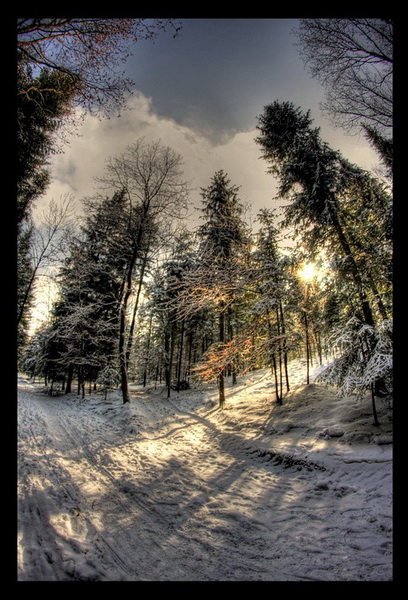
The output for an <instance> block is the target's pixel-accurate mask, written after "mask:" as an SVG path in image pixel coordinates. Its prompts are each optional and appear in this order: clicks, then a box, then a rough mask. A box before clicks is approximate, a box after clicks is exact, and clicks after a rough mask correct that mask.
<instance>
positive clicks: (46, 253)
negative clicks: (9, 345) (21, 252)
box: [17, 195, 75, 326]
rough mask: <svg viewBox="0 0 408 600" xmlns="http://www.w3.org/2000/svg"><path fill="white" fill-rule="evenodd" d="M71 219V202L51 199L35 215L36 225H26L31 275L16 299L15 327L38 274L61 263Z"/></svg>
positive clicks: (27, 301)
mask: <svg viewBox="0 0 408 600" xmlns="http://www.w3.org/2000/svg"><path fill="white" fill-rule="evenodd" d="M74 216H75V202H74V200H73V198H72V197H71V196H69V195H66V196H65V197H64V198H62V199H61V200H60V202H56V201H55V200H51V202H50V204H49V206H48V207H47V208H46V209H44V210H43V212H42V214H41V215H40V216H39V219H38V220H39V223H38V225H34V224H31V225H30V236H29V239H30V251H29V254H30V259H31V260H30V262H31V274H30V277H29V278H28V279H27V281H26V283H25V285H24V289H23V290H22V291H20V295H19V298H18V312H17V326H19V324H20V323H21V320H22V318H23V315H24V313H25V312H26V311H27V308H28V303H29V299H30V297H31V295H32V293H33V291H34V288H35V284H36V282H37V280H38V277H39V275H40V274H43V275H47V269H48V270H49V269H50V268H51V267H53V266H55V265H57V264H58V263H59V262H60V261H61V260H62V257H63V255H64V249H65V242H66V237H67V235H68V234H69V232H70V231H71V227H72V224H73V219H74Z"/></svg>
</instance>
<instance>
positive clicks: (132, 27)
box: [17, 17, 180, 113]
mask: <svg viewBox="0 0 408 600" xmlns="http://www.w3.org/2000/svg"><path fill="white" fill-rule="evenodd" d="M167 28H170V29H172V30H173V31H174V34H175V35H176V34H177V32H178V30H179V28H180V24H179V23H178V22H177V21H175V20H174V19H123V18H121V19H119V18H110V19H104V18H92V17H91V18H88V17H80V18H72V17H54V18H45V17H31V18H19V19H17V48H18V52H19V53H20V56H22V58H23V59H24V61H25V62H26V63H28V64H30V65H32V66H33V67H37V68H38V69H42V68H47V69H49V70H51V71H59V72H61V73H63V74H65V75H67V76H69V77H70V79H71V81H72V84H73V85H74V86H75V90H76V93H75V101H76V103H77V104H80V105H81V106H83V107H84V108H85V109H87V110H92V109H96V110H102V111H103V112H105V113H108V112H109V110H110V109H111V108H112V106H114V107H118V106H121V105H122V103H123V101H124V99H125V98H126V94H127V93H128V92H129V91H130V89H131V86H132V81H131V80H130V79H129V78H127V77H126V76H125V74H124V72H123V71H119V70H118V68H119V66H120V65H121V64H124V62H125V61H126V60H127V58H128V57H129V55H130V53H131V44H132V43H134V42H136V41H137V40H139V39H149V38H154V37H155V36H156V35H157V34H158V33H159V32H160V31H163V30H166V29H167ZM25 93H27V90H26V91H25Z"/></svg>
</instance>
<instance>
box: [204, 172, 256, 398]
mask: <svg viewBox="0 0 408 600" xmlns="http://www.w3.org/2000/svg"><path fill="white" fill-rule="evenodd" d="M238 190H239V188H238V187H237V186H234V185H231V182H230V180H229V178H228V176H227V175H226V174H225V173H224V172H223V171H222V170H221V171H218V172H216V173H215V175H214V176H213V178H212V180H211V183H210V185H209V186H208V187H207V188H205V189H202V198H203V208H202V211H203V214H204V218H205V223H204V224H203V225H202V226H201V227H200V228H199V230H198V236H199V239H200V240H201V244H200V248H199V256H200V262H201V264H200V267H199V279H200V278H201V292H204V295H206V296H207V297H208V298H212V301H213V303H214V305H215V309H216V312H217V315H218V344H219V346H220V348H221V349H222V348H223V346H224V345H225V343H226V341H227V337H226V334H227V331H226V325H227V314H228V309H229V308H230V307H231V305H232V304H233V302H234V298H235V296H236V294H237V293H238V289H239V282H240V279H241V277H240V272H241V270H242V257H243V252H244V249H245V248H246V246H247V243H248V231H247V228H246V226H245V223H244V222H243V220H242V213H243V206H242V204H241V203H240V201H239V199H238ZM227 366H228V365H225V367H227ZM225 367H224V368H222V369H220V370H219V374H218V385H219V405H220V408H223V407H224V405H225V384H224V377H225Z"/></svg>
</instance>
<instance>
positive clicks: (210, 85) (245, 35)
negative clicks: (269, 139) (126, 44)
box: [129, 19, 320, 142]
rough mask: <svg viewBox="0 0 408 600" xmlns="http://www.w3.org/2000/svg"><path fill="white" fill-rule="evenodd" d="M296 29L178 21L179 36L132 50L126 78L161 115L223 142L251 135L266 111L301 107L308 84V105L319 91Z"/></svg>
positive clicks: (275, 22)
mask: <svg viewBox="0 0 408 600" xmlns="http://www.w3.org/2000/svg"><path fill="white" fill-rule="evenodd" d="M296 25H297V21H296V20H295V19H188V20H184V21H183V28H182V30H181V34H180V36H179V37H177V38H175V39H173V37H172V36H171V35H167V34H161V35H160V36H159V37H158V38H157V40H156V41H155V42H154V43H150V42H139V43H138V44H136V46H135V53H134V56H133V58H132V60H131V61H130V62H129V71H130V73H131V75H132V77H133V79H134V81H135V84H136V89H138V90H139V91H141V92H142V93H143V94H145V95H146V96H148V97H150V98H151V99H152V106H153V108H154V110H155V112H156V113H157V114H158V115H159V116H162V117H168V118H172V119H174V120H175V121H176V122H177V123H179V124H182V125H186V126H188V127H190V128H192V129H195V130H196V131H197V132H199V133H200V134H204V135H206V136H207V137H208V138H209V139H212V140H213V141H218V142H222V141H224V142H225V139H226V138H228V136H231V135H233V134H235V133H236V132H238V131H247V130H249V129H252V128H254V127H255V126H256V121H257V116H258V115H259V114H260V113H261V112H262V110H263V107H264V106H265V104H268V103H269V102H272V101H274V100H275V99H284V100H291V101H294V102H299V105H300V103H303V102H307V101H308V99H309V98H308V93H307V92H306V93H305V86H306V85H308V86H309V87H310V90H311V92H310V94H311V95H310V102H311V103H312V102H313V100H312V97H313V98H315V96H316V93H319V92H320V86H319V85H318V84H317V83H316V82H313V81H312V80H311V79H310V77H309V76H308V75H307V73H306V71H305V69H304V67H303V63H302V62H301V59H300V57H299V55H298V52H297V50H296V48H295V46H294V42H295V36H294V35H293V28H294V27H295V26H296ZM305 108H306V109H308V108H310V106H305Z"/></svg>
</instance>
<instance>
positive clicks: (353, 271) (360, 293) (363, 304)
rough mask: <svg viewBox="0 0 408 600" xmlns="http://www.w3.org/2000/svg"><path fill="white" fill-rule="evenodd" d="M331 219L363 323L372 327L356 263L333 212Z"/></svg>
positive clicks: (369, 310)
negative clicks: (348, 270)
mask: <svg viewBox="0 0 408 600" xmlns="http://www.w3.org/2000/svg"><path fill="white" fill-rule="evenodd" d="M331 218H332V223H333V226H334V228H335V230H336V233H337V237H338V239H339V241H340V244H341V247H342V249H343V252H344V254H345V256H346V257H347V259H348V261H349V264H350V270H351V274H352V276H353V279H354V283H355V284H356V288H357V293H358V296H359V299H360V305H361V309H362V312H363V317H364V321H365V322H366V323H367V324H368V325H374V317H373V313H372V310H371V307H370V303H369V301H368V299H367V295H366V293H365V290H364V284H363V281H362V279H361V276H360V272H359V269H358V266H357V263H356V261H355V259H354V255H353V252H352V250H351V248H350V244H349V243H348V240H347V238H346V236H345V233H344V231H343V228H342V226H341V223H340V221H339V219H338V217H337V215H336V214H335V213H334V212H332V214H331Z"/></svg>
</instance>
